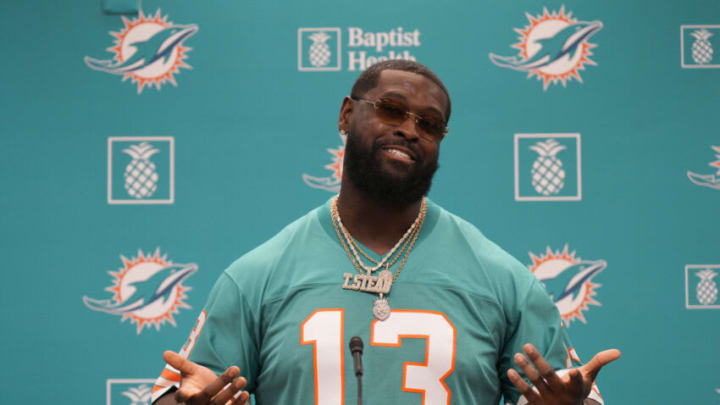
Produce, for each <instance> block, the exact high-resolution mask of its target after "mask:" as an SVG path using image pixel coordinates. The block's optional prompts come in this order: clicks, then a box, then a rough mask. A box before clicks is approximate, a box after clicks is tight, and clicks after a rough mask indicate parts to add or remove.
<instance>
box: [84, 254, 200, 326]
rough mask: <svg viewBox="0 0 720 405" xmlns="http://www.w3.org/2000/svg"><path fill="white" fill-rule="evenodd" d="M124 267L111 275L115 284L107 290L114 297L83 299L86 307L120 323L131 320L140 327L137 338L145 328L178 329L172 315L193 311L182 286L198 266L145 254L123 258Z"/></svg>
mask: <svg viewBox="0 0 720 405" xmlns="http://www.w3.org/2000/svg"><path fill="white" fill-rule="evenodd" d="M120 259H121V260H122V263H123V265H122V267H121V268H120V269H118V270H117V271H109V272H108V273H109V274H110V275H111V276H112V278H113V281H112V285H111V286H110V287H107V288H105V291H108V292H110V293H111V294H112V296H111V298H110V299H95V298H90V297H87V296H85V297H83V302H84V303H85V306H87V307H88V308H90V309H92V310H93V311H100V312H105V313H108V314H111V315H119V316H121V321H123V322H124V321H125V320H127V319H130V323H131V324H136V325H137V334H138V335H139V334H140V332H142V330H143V328H145V327H147V328H150V327H151V326H155V329H156V330H160V326H161V325H163V324H164V323H165V322H169V323H170V324H172V325H173V326H177V325H176V323H175V318H174V317H173V314H177V313H178V312H179V310H180V308H190V306H189V305H187V304H186V303H185V299H186V298H187V295H186V293H187V292H188V291H190V287H186V286H185V285H183V282H184V281H185V280H186V279H187V278H188V277H190V276H191V275H193V274H194V273H195V272H196V271H197V269H198V267H197V265H196V264H195V263H188V264H179V263H176V264H174V263H173V262H172V261H170V260H168V258H167V254H163V255H161V254H160V248H157V249H155V253H143V252H142V251H141V250H138V255H137V256H136V257H132V258H130V259H128V258H126V257H125V256H122V255H120Z"/></svg>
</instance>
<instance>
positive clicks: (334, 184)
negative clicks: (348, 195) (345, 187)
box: [302, 174, 340, 193]
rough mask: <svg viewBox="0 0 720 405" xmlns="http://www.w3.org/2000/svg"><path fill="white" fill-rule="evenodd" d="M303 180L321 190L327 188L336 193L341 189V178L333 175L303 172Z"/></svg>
mask: <svg viewBox="0 0 720 405" xmlns="http://www.w3.org/2000/svg"><path fill="white" fill-rule="evenodd" d="M302 177H303V180H305V184H307V185H308V186H310V187H312V188H319V189H321V190H327V191H331V192H334V193H337V192H338V191H340V180H338V179H335V178H332V177H314V176H311V175H309V174H303V176H302Z"/></svg>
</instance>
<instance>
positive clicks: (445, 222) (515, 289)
mask: <svg viewBox="0 0 720 405" xmlns="http://www.w3.org/2000/svg"><path fill="white" fill-rule="evenodd" d="M433 209H436V212H437V216H438V218H437V222H436V224H435V226H434V230H433V231H434V232H433V233H434V234H435V235H434V237H433V245H440V246H443V250H445V251H447V252H453V253H452V254H453V255H455V256H459V257H462V258H464V260H463V263H466V264H467V266H468V267H469V268H470V271H471V274H470V277H471V278H472V280H473V281H475V283H476V285H477V284H481V285H482V286H483V287H485V288H489V289H490V290H492V295H494V296H495V297H496V298H497V299H498V300H499V301H500V302H504V303H508V302H517V301H518V300H521V299H523V298H524V297H525V295H526V294H527V293H528V291H529V290H530V289H532V288H533V286H534V285H536V284H537V283H538V280H537V278H536V277H535V275H534V274H533V273H532V272H531V271H530V270H529V269H528V267H527V266H526V265H524V264H522V263H521V262H520V261H519V260H517V259H516V258H515V257H513V256H512V255H511V254H510V253H508V252H507V251H505V250H504V249H503V248H501V247H500V246H499V245H497V244H496V243H495V242H493V241H492V240H490V239H489V238H488V237H486V236H485V235H484V234H483V233H482V232H481V231H480V230H479V229H478V228H477V227H476V226H475V225H473V224H472V223H470V222H469V221H467V220H465V219H463V218H461V217H460V216H458V215H456V214H453V213H451V212H449V211H447V210H445V209H444V208H442V207H440V206H438V205H436V204H433Z"/></svg>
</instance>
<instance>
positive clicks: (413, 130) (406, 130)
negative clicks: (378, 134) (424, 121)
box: [395, 115, 420, 140]
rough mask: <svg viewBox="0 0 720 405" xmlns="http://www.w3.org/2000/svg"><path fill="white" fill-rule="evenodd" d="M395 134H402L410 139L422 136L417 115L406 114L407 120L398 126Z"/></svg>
mask: <svg viewBox="0 0 720 405" xmlns="http://www.w3.org/2000/svg"><path fill="white" fill-rule="evenodd" d="M395 134H396V135H399V136H402V137H403V138H405V139H408V140H415V139H418V138H420V133H419V132H418V127H417V122H416V120H415V117H413V116H411V115H406V116H405V120H404V121H403V122H402V123H400V124H398V125H397V126H396V128H395Z"/></svg>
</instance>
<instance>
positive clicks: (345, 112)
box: [338, 96, 353, 133]
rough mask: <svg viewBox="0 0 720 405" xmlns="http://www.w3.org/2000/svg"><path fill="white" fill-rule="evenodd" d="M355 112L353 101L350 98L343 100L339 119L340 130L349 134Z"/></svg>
mask: <svg viewBox="0 0 720 405" xmlns="http://www.w3.org/2000/svg"><path fill="white" fill-rule="evenodd" d="M352 111H353V100H352V99H351V98H350V97H349V96H348V97H345V98H344V99H343V102H342V106H340V116H339V117H338V130H339V131H340V132H344V133H347V131H348V130H349V129H350V120H351V117H352Z"/></svg>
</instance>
